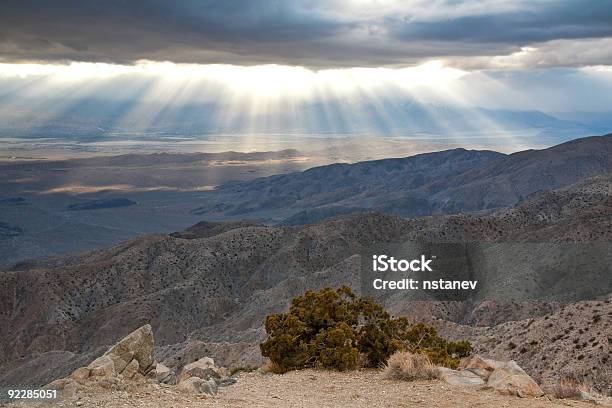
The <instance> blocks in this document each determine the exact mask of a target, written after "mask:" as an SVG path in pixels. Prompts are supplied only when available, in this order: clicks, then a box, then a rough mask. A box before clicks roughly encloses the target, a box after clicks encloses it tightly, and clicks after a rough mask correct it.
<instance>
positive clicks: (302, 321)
mask: <svg viewBox="0 0 612 408" xmlns="http://www.w3.org/2000/svg"><path fill="white" fill-rule="evenodd" d="M265 328H266V332H267V334H268V338H267V339H266V341H264V342H263V343H261V344H260V349H261V354H262V355H263V356H264V357H268V358H269V359H270V361H271V363H272V364H273V365H274V367H275V369H274V371H275V372H286V371H288V370H295V369H301V368H306V367H321V368H332V369H336V370H341V371H343V370H350V369H354V368H356V367H357V366H358V365H359V362H360V357H364V359H361V360H363V361H365V365H367V366H370V367H381V366H383V365H384V364H385V363H386V362H387V360H388V358H389V356H391V355H392V354H393V353H395V352H396V351H402V350H405V351H409V352H411V353H420V354H424V355H426V356H427V357H428V358H429V360H431V362H432V363H433V364H438V365H445V366H448V367H453V368H455V367H457V365H458V364H459V359H460V358H461V357H465V356H467V355H469V354H470V352H471V351H472V347H471V345H470V343H468V342H466V341H460V342H456V343H454V342H448V341H446V340H445V339H443V338H441V337H439V336H438V334H437V333H436V330H435V329H434V328H433V327H430V326H427V325H425V324H423V323H419V324H416V325H412V326H411V325H410V324H409V323H408V320H406V319H405V318H392V317H391V315H389V313H388V312H387V311H385V310H384V309H383V308H382V307H381V306H380V305H378V304H376V303H374V302H373V301H372V300H371V299H364V298H359V297H357V296H355V295H354V294H353V293H352V291H351V289H350V288H348V287H347V286H343V287H341V288H339V289H337V290H333V289H331V288H325V289H322V290H321V291H319V292H313V291H307V292H306V293H305V294H304V295H302V296H298V297H296V298H294V299H293V300H292V302H291V307H290V308H289V311H288V312H287V313H278V314H272V315H270V316H268V317H267V318H266V322H265ZM362 364H364V363H362Z"/></svg>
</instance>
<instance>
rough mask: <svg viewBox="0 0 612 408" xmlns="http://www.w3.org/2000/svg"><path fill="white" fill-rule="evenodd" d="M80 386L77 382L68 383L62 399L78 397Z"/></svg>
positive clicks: (63, 390)
mask: <svg viewBox="0 0 612 408" xmlns="http://www.w3.org/2000/svg"><path fill="white" fill-rule="evenodd" d="M78 388H79V387H78V384H77V383H76V381H68V382H67V383H66V384H65V385H64V388H63V389H62V398H74V397H76V394H77V390H78Z"/></svg>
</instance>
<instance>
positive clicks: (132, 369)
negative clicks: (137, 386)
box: [121, 359, 140, 378]
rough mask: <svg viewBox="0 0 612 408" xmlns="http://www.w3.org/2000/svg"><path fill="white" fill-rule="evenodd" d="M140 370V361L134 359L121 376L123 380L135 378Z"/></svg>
mask: <svg viewBox="0 0 612 408" xmlns="http://www.w3.org/2000/svg"><path fill="white" fill-rule="evenodd" d="M139 368H140V366H139V365H138V361H137V360H136V359H134V360H132V361H130V363H129V364H128V365H127V366H126V367H125V369H124V370H123V372H122V373H121V375H122V376H123V378H134V376H135V375H136V374H138V369H139Z"/></svg>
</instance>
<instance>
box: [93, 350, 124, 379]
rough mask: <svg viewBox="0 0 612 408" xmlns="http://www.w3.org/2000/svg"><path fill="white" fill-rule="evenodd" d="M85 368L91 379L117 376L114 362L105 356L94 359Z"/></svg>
mask: <svg viewBox="0 0 612 408" xmlns="http://www.w3.org/2000/svg"><path fill="white" fill-rule="evenodd" d="M87 368H88V369H89V372H90V375H91V376H92V377H112V376H114V375H116V374H117V372H116V371H115V362H114V361H113V359H111V358H110V357H109V356H107V355H103V356H101V357H98V358H96V359H95V360H94V361H92V362H91V363H90V364H89V365H88V366H87Z"/></svg>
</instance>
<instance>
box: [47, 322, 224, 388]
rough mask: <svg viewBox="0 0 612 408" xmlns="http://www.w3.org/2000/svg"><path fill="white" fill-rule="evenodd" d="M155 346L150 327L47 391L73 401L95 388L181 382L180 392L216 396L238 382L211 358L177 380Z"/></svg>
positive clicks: (185, 369)
mask: <svg viewBox="0 0 612 408" xmlns="http://www.w3.org/2000/svg"><path fill="white" fill-rule="evenodd" d="M154 346H155V341H154V338H153V331H152V329H151V326H150V325H148V324H147V325H145V326H142V327H140V328H139V329H137V330H135V331H133V332H132V333H130V334H129V335H127V336H126V337H124V338H123V339H121V340H120V341H119V342H118V343H116V344H115V345H114V346H112V347H111V348H110V349H109V350H108V351H107V352H106V353H104V354H103V355H101V356H100V357H98V358H96V359H95V360H94V361H92V362H91V363H90V364H89V365H88V366H87V367H80V368H77V369H76V370H74V372H73V373H72V374H71V375H70V376H69V377H66V378H61V379H58V380H55V381H53V382H51V383H49V384H47V385H46V386H45V388H46V389H55V390H59V391H60V392H61V395H62V396H63V397H64V398H73V397H75V396H76V395H77V393H78V392H79V390H81V389H82V388H87V387H90V386H94V385H99V386H102V387H104V388H109V387H115V386H120V385H121V384H122V383H125V382H126V381H153V382H156V383H161V384H165V385H168V386H170V385H174V384H175V383H177V382H178V384H177V385H176V389H177V390H179V391H182V392H187V393H193V394H208V395H215V394H217V390H218V388H219V386H226V385H231V384H233V383H235V381H236V380H235V379H233V378H223V377H224V375H223V374H224V372H223V370H222V369H220V368H218V367H216V366H215V362H214V360H213V359H212V358H209V357H202V358H200V359H199V360H197V361H194V362H193V363H190V364H187V365H186V366H184V367H183V369H182V370H181V374H180V376H178V378H177V376H176V375H175V373H174V371H172V370H171V369H170V368H168V367H166V366H165V365H163V364H161V363H157V362H156V361H155V358H154V355H153V351H154ZM177 380H178V381H177Z"/></svg>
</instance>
